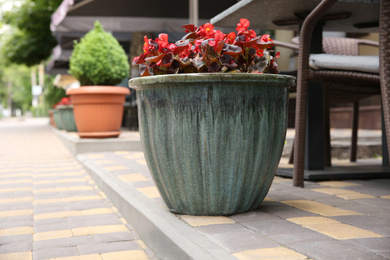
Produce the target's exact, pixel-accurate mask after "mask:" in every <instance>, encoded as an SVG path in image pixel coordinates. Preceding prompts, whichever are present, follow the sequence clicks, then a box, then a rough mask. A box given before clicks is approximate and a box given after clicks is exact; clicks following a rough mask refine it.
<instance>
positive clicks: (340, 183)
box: [318, 181, 359, 188]
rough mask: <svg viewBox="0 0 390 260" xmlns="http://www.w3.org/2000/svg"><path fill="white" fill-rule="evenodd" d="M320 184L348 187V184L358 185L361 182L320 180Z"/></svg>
mask: <svg viewBox="0 0 390 260" xmlns="http://www.w3.org/2000/svg"><path fill="white" fill-rule="evenodd" d="M318 184H320V185H323V186H328V187H335V188H338V187H346V186H357V185H359V184H356V183H351V182H345V181H320V182H318Z"/></svg>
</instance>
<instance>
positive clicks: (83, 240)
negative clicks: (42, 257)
mask: <svg viewBox="0 0 390 260" xmlns="http://www.w3.org/2000/svg"><path fill="white" fill-rule="evenodd" d="M93 241H94V240H93V236H72V237H64V238H57V239H49V240H40V241H34V245H33V250H40V249H49V248H65V247H76V246H78V245H83V244H91V243H93Z"/></svg>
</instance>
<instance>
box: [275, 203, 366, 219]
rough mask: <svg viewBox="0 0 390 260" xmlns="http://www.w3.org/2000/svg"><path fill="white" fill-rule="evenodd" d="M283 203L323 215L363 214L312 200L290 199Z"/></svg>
mask: <svg viewBox="0 0 390 260" xmlns="http://www.w3.org/2000/svg"><path fill="white" fill-rule="evenodd" d="M282 203H285V204H287V205H290V206H292V207H295V208H298V209H301V210H304V211H308V212H312V213H315V214H319V215H322V216H327V217H332V216H348V215H361V214H360V213H357V212H354V211H350V210H345V209H339V208H336V207H332V206H329V205H327V204H324V203H320V202H316V201H311V200H288V201H282Z"/></svg>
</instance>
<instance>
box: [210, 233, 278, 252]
mask: <svg viewBox="0 0 390 260" xmlns="http://www.w3.org/2000/svg"><path fill="white" fill-rule="evenodd" d="M206 236H207V237H208V238H209V239H210V240H212V241H214V242H215V243H217V244H219V245H220V246H221V247H222V248H224V249H225V250H226V251H228V252H229V253H237V252H242V251H246V250H253V249H259V248H268V247H277V246H279V245H278V244H276V243H275V242H273V241H272V240H269V239H268V238H266V237H265V236H262V235H259V234H256V233H255V232H252V231H250V230H247V229H243V230H242V231H240V232H226V233H216V234H209V235H206ZM237 238H245V239H237Z"/></svg>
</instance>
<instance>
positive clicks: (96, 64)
mask: <svg viewBox="0 0 390 260" xmlns="http://www.w3.org/2000/svg"><path fill="white" fill-rule="evenodd" d="M69 68H70V73H71V74H72V75H73V76H74V77H75V78H77V79H78V80H79V81H80V84H81V85H82V86H85V85H109V86H111V85H116V84H118V83H120V82H121V81H122V80H123V79H124V78H126V77H128V75H129V70H130V69H129V61H128V58H127V55H126V53H125V51H124V50H123V48H122V47H121V46H120V44H119V42H118V41H117V40H116V39H115V38H114V37H113V36H112V35H111V34H109V33H107V32H105V31H104V29H103V27H102V25H101V24H100V23H99V22H98V21H96V22H95V28H94V29H93V30H91V31H90V32H88V33H87V34H86V35H85V36H84V37H83V38H82V39H81V41H80V42H78V43H77V42H75V45H74V49H73V53H72V56H71V57H70V63H69Z"/></svg>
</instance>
